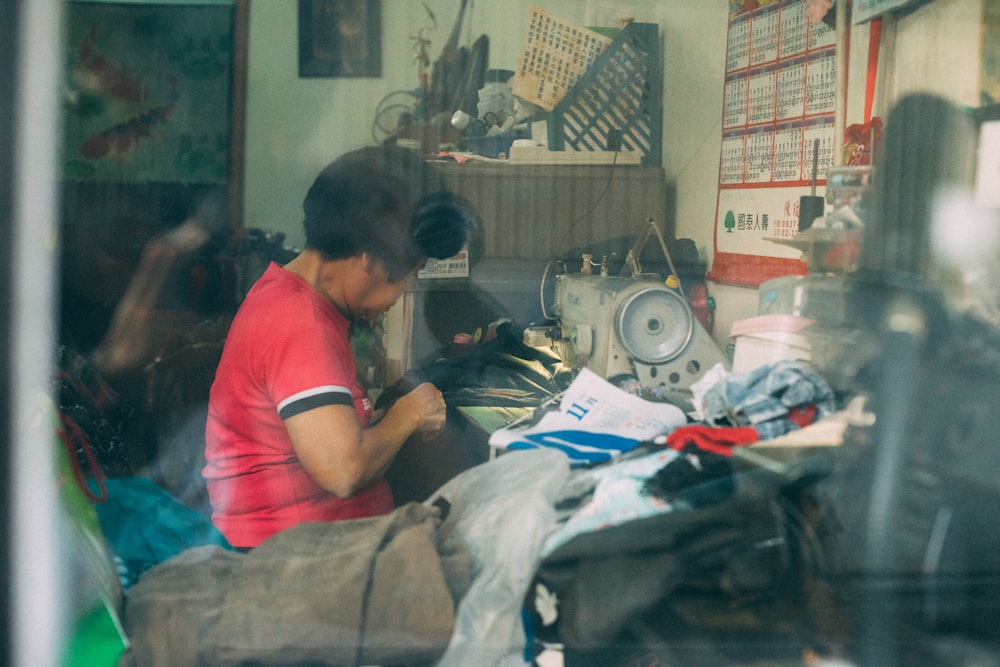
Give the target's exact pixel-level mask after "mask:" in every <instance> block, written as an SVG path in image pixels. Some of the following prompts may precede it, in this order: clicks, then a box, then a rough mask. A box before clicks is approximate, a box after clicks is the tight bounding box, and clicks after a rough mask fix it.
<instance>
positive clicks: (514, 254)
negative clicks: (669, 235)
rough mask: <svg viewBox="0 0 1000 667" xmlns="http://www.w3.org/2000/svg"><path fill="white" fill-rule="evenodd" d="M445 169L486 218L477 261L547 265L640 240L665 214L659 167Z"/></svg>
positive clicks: (480, 165) (471, 165)
mask: <svg viewBox="0 0 1000 667" xmlns="http://www.w3.org/2000/svg"><path fill="white" fill-rule="evenodd" d="M441 171H442V173H443V174H444V178H445V182H446V184H447V185H448V187H449V188H451V189H452V190H454V191H455V192H456V193H458V194H460V195H462V196H464V197H465V198H467V199H468V200H469V201H471V202H472V203H473V205H475V207H476V209H477V210H478V212H479V215H480V218H481V220H482V229H481V230H480V238H479V239H478V244H477V247H474V248H473V249H472V251H473V261H475V260H476V259H479V258H482V257H489V258H509V259H521V260H525V259H527V260H543V261H548V260H550V259H554V258H557V257H560V256H561V255H563V254H564V253H566V252H567V251H569V250H571V249H573V248H578V247H581V246H587V245H592V244H595V243H599V242H601V241H605V240H608V239H612V238H616V237H621V236H629V235H635V234H640V233H642V232H643V231H645V220H646V218H649V217H653V218H656V219H657V220H661V221H662V219H663V218H664V216H665V215H666V207H667V201H666V179H665V176H664V173H663V169H662V168H659V167H639V166H633V165H627V166H623V165H614V166H612V165H607V166H591V165H587V166H582V165H579V166H578V165H556V166H552V165H531V164H524V165H521V164H510V163H506V162H489V163H485V162H473V161H470V162H466V163H464V164H455V163H442V164H441ZM661 229H662V227H661Z"/></svg>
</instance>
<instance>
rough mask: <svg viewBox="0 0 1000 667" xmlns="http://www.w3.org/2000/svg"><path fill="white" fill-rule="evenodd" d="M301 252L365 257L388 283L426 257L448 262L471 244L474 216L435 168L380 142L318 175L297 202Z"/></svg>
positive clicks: (336, 256)
mask: <svg viewBox="0 0 1000 667" xmlns="http://www.w3.org/2000/svg"><path fill="white" fill-rule="evenodd" d="M302 209H303V212H304V214H305V218H304V221H303V224H304V227H305V234H306V247H307V248H310V249H313V250H316V251H318V252H320V253H322V254H323V255H324V256H325V257H326V258H327V259H343V258H347V257H354V256H356V255H360V254H361V253H367V254H368V255H369V256H370V257H372V258H373V259H376V260H378V261H379V262H381V263H382V265H383V266H384V267H385V270H386V272H387V273H388V274H389V280H390V281H392V282H395V281H397V280H401V279H402V278H404V277H405V276H407V275H408V274H410V273H411V272H412V271H413V270H414V269H416V268H417V267H418V266H420V264H421V263H422V262H423V261H424V260H425V259H426V258H428V257H434V258H436V259H444V258H446V257H451V256H452V255H454V254H455V253H457V252H458V251H459V250H461V248H462V246H463V245H465V243H466V242H467V241H468V240H469V238H470V236H471V235H472V234H473V233H474V231H475V228H476V217H475V214H474V213H473V211H472V209H471V207H470V206H469V204H468V202H466V201H465V200H463V199H462V198H460V197H458V196H456V195H454V194H453V193H450V192H447V191H445V190H444V186H443V184H442V182H441V179H440V176H439V175H438V173H437V171H436V170H435V169H434V167H433V165H431V164H429V163H427V162H426V161H425V160H423V159H422V158H421V156H420V155H419V154H418V153H416V152H414V151H410V150H406V149H402V148H397V147H395V146H392V145H388V144H383V145H378V146H368V147H365V148H360V149H357V150H354V151H351V152H350V153H345V154H344V155H342V156H341V157H339V158H337V159H336V160H335V161H333V162H332V163H330V164H329V165H328V166H327V167H326V168H325V169H323V171H321V172H320V173H319V176H317V177H316V180H315V182H313V184H312V187H310V188H309V192H308V193H307V194H306V197H305V201H304V202H303V204H302Z"/></svg>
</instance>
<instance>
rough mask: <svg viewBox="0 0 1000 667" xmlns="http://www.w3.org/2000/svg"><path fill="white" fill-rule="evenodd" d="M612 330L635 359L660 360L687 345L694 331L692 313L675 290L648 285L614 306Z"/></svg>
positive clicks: (669, 356) (645, 361)
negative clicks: (616, 310) (616, 308)
mask: <svg viewBox="0 0 1000 667" xmlns="http://www.w3.org/2000/svg"><path fill="white" fill-rule="evenodd" d="M615 333H616V334H617V336H618V340H619V341H621V344H622V346H623V347H624V348H625V350H626V351H627V352H628V353H629V354H630V355H632V357H634V358H635V359H636V360H637V361H641V362H643V363H647V364H660V363H663V362H665V361H669V360H670V359H673V358H674V357H676V356H677V355H679V354H680V353H681V352H683V351H684V349H685V348H686V347H687V345H688V343H689V342H690V341H691V336H692V335H693V333H694V316H693V315H692V313H691V310H690V308H688V305H687V304H686V303H685V302H684V299H683V298H682V297H681V296H680V295H678V294H677V293H676V292H674V291H673V290H670V289H667V288H661V287H651V288H648V289H643V290H640V291H638V292H636V293H635V294H633V295H631V296H630V297H628V298H627V299H626V300H625V301H623V302H622V304H621V305H620V306H619V307H618V312H617V314H616V316H615Z"/></svg>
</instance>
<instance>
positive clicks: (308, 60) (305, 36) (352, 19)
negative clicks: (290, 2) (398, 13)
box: [299, 0, 382, 78]
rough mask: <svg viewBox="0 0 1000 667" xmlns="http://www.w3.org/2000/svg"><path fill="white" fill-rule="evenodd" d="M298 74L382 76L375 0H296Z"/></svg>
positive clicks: (379, 10)
mask: <svg viewBox="0 0 1000 667" xmlns="http://www.w3.org/2000/svg"><path fill="white" fill-rule="evenodd" d="M299 76H300V77H369V78H377V77H380V76H382V8H381V5H380V4H379V1H378V0H299Z"/></svg>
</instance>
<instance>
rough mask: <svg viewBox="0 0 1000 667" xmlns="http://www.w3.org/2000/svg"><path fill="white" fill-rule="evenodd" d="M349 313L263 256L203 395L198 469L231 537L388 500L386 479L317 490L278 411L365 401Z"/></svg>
mask: <svg viewBox="0 0 1000 667" xmlns="http://www.w3.org/2000/svg"><path fill="white" fill-rule="evenodd" d="M349 332H350V323H349V322H348V320H347V319H346V318H345V317H344V316H343V315H342V314H341V313H340V312H339V311H337V309H336V308H334V307H333V305H332V304H331V303H330V302H329V301H328V300H326V299H325V298H323V297H322V296H321V295H320V294H319V293H318V292H316V291H315V290H314V289H313V288H312V287H310V286H309V285H308V284H307V283H306V282H305V281H304V280H302V279H301V278H300V277H299V276H297V275H295V274H294V273H291V272H290V271H286V270H285V269H283V268H281V267H280V266H278V265H277V264H273V263H272V264H271V265H270V266H269V267H268V268H267V271H265V273H264V275H263V276H262V277H261V278H260V280H258V281H257V283H256V284H255V285H254V286H253V288H252V289H251V290H250V292H249V293H248V294H247V296H246V298H245V299H244V302H243V304H242V305H241V306H240V309H239V311H238V312H237V313H236V317H235V318H234V319H233V323H232V326H231V327H230V330H229V333H228V335H227V338H226V345H225V348H224V349H223V352H222V358H221V360H220V362H219V367H218V370H217V371H216V374H215V382H214V383H213V384H212V391H211V394H210V397H209V404H208V423H207V426H206V433H205V459H206V466H205V468H204V471H203V474H204V477H205V480H206V483H207V488H208V496H209V500H210V502H211V504H212V521H213V523H214V524H215V525H216V526H217V527H218V528H219V530H221V531H222V533H223V534H224V535H225V536H226V539H228V540H229V542H230V543H231V544H233V545H234V546H239V547H253V546H256V545H257V544H259V543H260V542H262V541H263V540H265V539H267V538H268V537H270V536H271V535H273V534H275V533H277V532H278V531H280V530H282V529H285V528H288V527H290V526H293V525H295V524H298V523H302V522H305V521H336V520H339V519H354V518H360V517H366V516H373V515H376V514H385V513H387V512H389V511H391V510H392V508H393V500H392V493H391V491H390V490H389V486H388V484H387V483H386V482H385V480H384V479H380V480H378V481H376V482H373V483H372V484H370V485H369V486H368V487H366V488H365V489H363V490H362V491H360V492H359V493H358V494H356V495H355V496H353V497H352V498H350V499H347V500H343V499H340V498H337V497H336V496H335V495H333V494H331V493H329V492H327V491H324V490H323V489H322V488H320V487H319V486H318V485H317V484H316V483H315V482H314V481H313V480H312V478H311V477H310V476H309V474H308V473H307V472H306V471H305V469H304V468H303V467H302V464H301V463H300V462H299V459H298V457H297V456H296V455H295V450H294V448H293V447H292V441H291V438H290V437H289V435H288V430H287V429H286V428H285V423H284V421H283V420H284V419H286V418H288V417H290V416H292V415H294V414H298V413H300V412H304V411H306V410H309V409H311V408H314V407H318V406H320V405H330V404H340V405H353V406H354V409H355V412H356V413H357V416H358V422H359V423H360V425H361V427H362V428H365V427H366V426H368V422H369V419H370V418H371V405H370V403H369V401H368V399H367V398H366V397H365V395H364V392H363V391H362V389H361V386H360V385H359V384H358V381H357V377H356V367H355V363H354V355H353V353H352V352H351V346H350V339H349Z"/></svg>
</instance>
